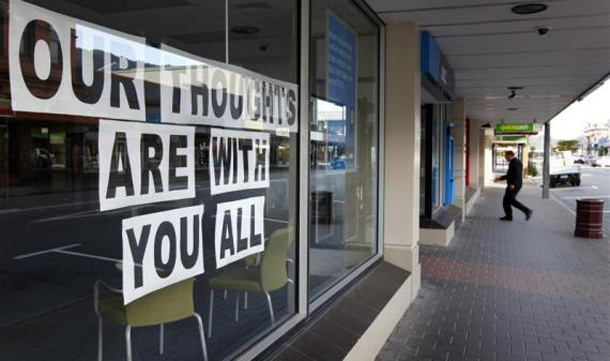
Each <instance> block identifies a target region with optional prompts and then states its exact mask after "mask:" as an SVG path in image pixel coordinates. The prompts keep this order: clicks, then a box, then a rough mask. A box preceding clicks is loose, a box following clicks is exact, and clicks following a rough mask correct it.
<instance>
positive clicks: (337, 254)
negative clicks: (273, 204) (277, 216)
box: [309, 0, 379, 300]
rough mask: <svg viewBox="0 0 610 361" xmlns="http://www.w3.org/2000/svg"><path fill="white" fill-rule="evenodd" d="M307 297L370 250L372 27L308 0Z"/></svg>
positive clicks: (375, 32)
mask: <svg viewBox="0 0 610 361" xmlns="http://www.w3.org/2000/svg"><path fill="white" fill-rule="evenodd" d="M311 8H312V17H311V47H310V53H311V56H310V88H311V94H312V97H311V100H310V112H311V116H310V139H311V143H310V148H309V154H310V195H309V200H310V203H309V207H310V214H309V222H310V223H309V246H310V255H309V260H310V267H309V270H310V275H309V283H310V295H309V297H310V300H313V299H315V298H316V297H318V296H319V295H320V294H321V293H323V292H324V291H325V290H327V289H328V288H329V287H330V286H332V285H333V284H335V283H336V282H337V281H338V280H340V279H341V278H343V277H344V276H345V275H346V274H347V273H349V272H350V270H352V269H354V267H356V266H358V265H359V264H362V263H363V262H364V261H366V260H367V259H369V258H370V257H371V256H372V255H374V254H375V253H376V252H377V247H376V240H377V185H378V157H377V154H378V122H379V118H378V110H379V100H378V88H379V82H378V69H379V62H378V48H379V29H378V26H377V25H376V24H375V23H374V22H373V21H372V20H371V19H370V18H369V17H367V15H366V14H365V13H364V12H363V11H361V10H360V9H359V8H358V6H356V5H355V4H354V3H352V2H351V1H339V0H314V1H312V3H311Z"/></svg>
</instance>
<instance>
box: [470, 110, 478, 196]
mask: <svg viewBox="0 0 610 361" xmlns="http://www.w3.org/2000/svg"><path fill="white" fill-rule="evenodd" d="M479 129H480V126H479V123H478V122H476V121H474V120H472V119H471V120H470V144H469V146H470V152H469V154H468V157H469V158H470V168H469V170H468V171H469V172H470V188H474V189H476V188H479V186H480V185H479Z"/></svg>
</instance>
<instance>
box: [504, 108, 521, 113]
mask: <svg viewBox="0 0 610 361" xmlns="http://www.w3.org/2000/svg"><path fill="white" fill-rule="evenodd" d="M506 110H508V111H510V112H514V111H516V110H519V108H506Z"/></svg>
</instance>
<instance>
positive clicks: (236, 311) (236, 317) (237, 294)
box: [235, 292, 239, 322]
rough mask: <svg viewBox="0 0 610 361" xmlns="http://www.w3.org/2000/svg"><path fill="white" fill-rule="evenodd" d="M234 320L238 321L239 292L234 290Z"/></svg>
mask: <svg viewBox="0 0 610 361" xmlns="http://www.w3.org/2000/svg"><path fill="white" fill-rule="evenodd" d="M235 322H239V292H235Z"/></svg>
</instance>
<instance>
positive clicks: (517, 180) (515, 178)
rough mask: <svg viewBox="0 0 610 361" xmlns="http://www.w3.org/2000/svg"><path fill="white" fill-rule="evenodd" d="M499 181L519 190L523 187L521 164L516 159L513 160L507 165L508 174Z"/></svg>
mask: <svg viewBox="0 0 610 361" xmlns="http://www.w3.org/2000/svg"><path fill="white" fill-rule="evenodd" d="M500 179H502V180H505V181H506V184H508V185H509V186H510V185H514V186H515V187H516V188H521V186H522V185H523V164H521V162H520V161H519V159H517V158H513V159H512V160H511V161H510V163H508V172H506V175H503V176H502V177H501V178H500Z"/></svg>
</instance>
